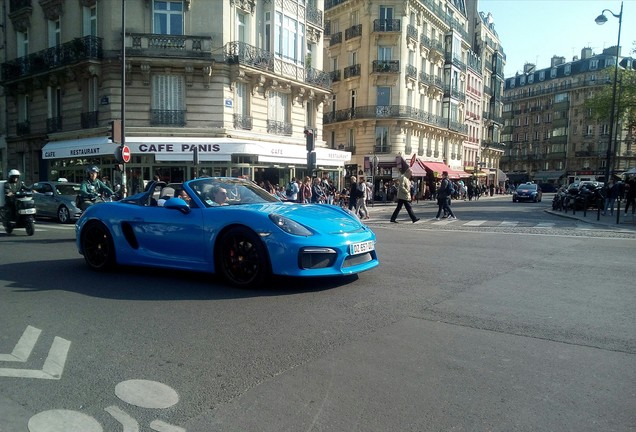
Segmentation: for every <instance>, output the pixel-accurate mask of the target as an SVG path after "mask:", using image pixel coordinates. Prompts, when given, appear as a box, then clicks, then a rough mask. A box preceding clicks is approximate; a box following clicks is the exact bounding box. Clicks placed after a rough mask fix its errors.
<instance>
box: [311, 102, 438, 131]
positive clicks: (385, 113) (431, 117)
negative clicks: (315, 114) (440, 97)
mask: <svg viewBox="0 0 636 432" xmlns="http://www.w3.org/2000/svg"><path fill="white" fill-rule="evenodd" d="M378 118H404V119H410V120H416V121H420V122H422V123H426V124H429V125H432V126H436V127H439V128H443V129H447V128H448V119H447V118H444V117H441V116H438V115H435V114H431V113H429V112H426V111H422V110H419V109H417V108H413V107H410V106H407V105H369V106H361V107H356V108H347V109H343V110H338V111H335V112H329V113H326V114H325V115H324V116H323V124H329V123H336V122H341V121H347V120H354V119H378Z"/></svg>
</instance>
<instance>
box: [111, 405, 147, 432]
mask: <svg viewBox="0 0 636 432" xmlns="http://www.w3.org/2000/svg"><path fill="white" fill-rule="evenodd" d="M104 411H106V412H107V413H108V414H110V415H112V416H113V417H114V418H115V420H117V421H118V422H119V423H121V425H122V426H123V427H124V429H123V432H139V423H137V420H135V419H134V418H132V417H131V416H129V415H128V414H126V413H125V412H124V411H122V410H121V409H119V408H118V407H116V406H114V405H111V406H109V407H107V408H104Z"/></svg>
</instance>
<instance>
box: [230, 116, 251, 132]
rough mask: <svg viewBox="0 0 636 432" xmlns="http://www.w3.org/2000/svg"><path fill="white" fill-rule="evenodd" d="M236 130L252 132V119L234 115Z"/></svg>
mask: <svg viewBox="0 0 636 432" xmlns="http://www.w3.org/2000/svg"><path fill="white" fill-rule="evenodd" d="M234 129H243V130H252V117H251V116H248V115H243V114H234Z"/></svg>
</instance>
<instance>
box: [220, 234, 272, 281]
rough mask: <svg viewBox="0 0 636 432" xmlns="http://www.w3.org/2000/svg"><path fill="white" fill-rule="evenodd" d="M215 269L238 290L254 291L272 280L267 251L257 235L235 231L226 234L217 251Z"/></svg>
mask: <svg viewBox="0 0 636 432" xmlns="http://www.w3.org/2000/svg"><path fill="white" fill-rule="evenodd" d="M216 268H217V272H218V273H219V274H221V275H222V276H223V278H224V279H225V280H226V281H227V282H228V283H230V284H231V285H234V286H236V287H240V288H255V287H258V286H260V285H262V284H263V282H265V280H266V279H267V278H268V277H269V274H270V268H269V259H268V256H267V250H266V249H265V246H264V245H263V242H262V241H261V239H260V238H259V237H258V236H257V235H256V233H254V231H252V230H250V229H248V228H245V227H234V228H230V229H229V230H228V231H226V232H225V233H223V234H222V235H221V237H220V238H219V240H218V242H217V247H216Z"/></svg>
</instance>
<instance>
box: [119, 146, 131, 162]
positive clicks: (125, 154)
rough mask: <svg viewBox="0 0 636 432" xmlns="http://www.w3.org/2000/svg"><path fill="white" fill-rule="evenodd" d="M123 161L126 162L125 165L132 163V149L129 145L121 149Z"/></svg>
mask: <svg viewBox="0 0 636 432" xmlns="http://www.w3.org/2000/svg"><path fill="white" fill-rule="evenodd" d="M121 160H122V161H124V163H128V162H130V147H128V146H127V145H124V146H122V147H121Z"/></svg>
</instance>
